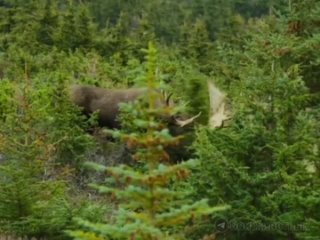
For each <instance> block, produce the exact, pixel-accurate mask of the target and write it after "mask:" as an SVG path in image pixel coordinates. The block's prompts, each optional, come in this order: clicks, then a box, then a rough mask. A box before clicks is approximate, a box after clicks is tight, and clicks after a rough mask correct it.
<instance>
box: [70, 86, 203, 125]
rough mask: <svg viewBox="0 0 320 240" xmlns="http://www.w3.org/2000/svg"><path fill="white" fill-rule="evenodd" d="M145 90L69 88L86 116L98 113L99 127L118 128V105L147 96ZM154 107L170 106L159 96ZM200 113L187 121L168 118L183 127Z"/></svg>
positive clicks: (72, 97) (165, 98)
mask: <svg viewBox="0 0 320 240" xmlns="http://www.w3.org/2000/svg"><path fill="white" fill-rule="evenodd" d="M147 91H148V89H147V88H129V89H105V88H99V87H93V86H85V85H72V86H71V88H70V99H71V101H72V102H73V103H74V104H75V105H77V106H79V107H80V108H82V111H83V113H84V114H86V115H90V114H92V113H94V112H96V111H98V123H99V126H100V127H107V128H120V124H119V122H118V115H119V104H120V103H129V102H134V101H135V100H138V99H139V98H141V97H143V96H144V95H146V94H147ZM156 96H157V98H156V101H155V107H161V106H165V105H169V104H170V105H171V104H172V102H171V101H170V96H169V97H164V96H163V95H161V94H157V95H156ZM199 115H200V113H199V114H198V115H196V116H194V117H191V118H188V119H184V120H181V119H178V117H175V116H173V117H172V118H170V121H171V120H172V121H173V123H174V124H175V125H177V126H179V127H184V126H186V125H188V124H190V123H192V122H193V121H194V120H195V119H196V118H197V117H199Z"/></svg>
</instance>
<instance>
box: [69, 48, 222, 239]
mask: <svg viewBox="0 0 320 240" xmlns="http://www.w3.org/2000/svg"><path fill="white" fill-rule="evenodd" d="M147 60H148V75H147V79H148V88H149V93H148V96H147V99H146V102H144V103H143V102H141V104H142V105H135V106H130V105H129V106H127V107H126V108H125V109H124V110H125V111H128V112H129V113H130V114H134V116H135V118H134V119H135V120H134V121H133V122H132V121H131V120H130V122H128V121H124V126H127V130H130V132H129V133H126V132H118V131H116V132H114V133H113V135H114V136H118V137H120V138H121V139H122V140H123V141H124V142H125V143H126V144H127V146H128V147H129V148H131V149H132V150H133V152H134V154H133V159H135V160H136V161H138V162H139V163H141V164H142V166H141V168H137V169H134V168H131V167H129V166H118V167H109V168H106V167H103V166H101V165H96V164H91V166H93V167H95V168H96V169H97V170H102V171H107V172H108V173H110V174H111V176H112V177H111V178H110V180H111V181H115V180H118V181H119V182H120V184H121V185H122V187H121V188H120V187H111V186H100V185H94V187H96V188H97V189H98V190H99V191H100V192H103V193H113V194H114V195H115V196H116V197H117V198H118V199H119V200H120V205H119V209H118V210H117V212H116V216H115V221H112V222H109V223H105V224H103V223H99V224H96V223H90V222H88V221H83V220H81V219H79V220H78V222H79V224H80V225H81V226H82V227H83V228H85V229H88V230H78V231H72V232H70V235H71V236H73V237H74V238H75V239H104V238H107V239H185V238H186V236H185V235H184V233H183V230H182V229H181V228H180V227H179V226H181V225H182V226H183V224H185V222H186V221H187V220H188V219H191V218H193V219H195V218H196V217H197V216H200V215H203V214H209V213H212V212H213V211H217V210H223V209H225V207H216V208H209V207H208V205H207V204H206V201H205V200H201V201H198V202H195V203H190V202H188V201H186V200H185V193H184V192H182V191H179V190H174V189H171V188H170V185H171V184H170V182H171V181H179V180H184V179H185V178H186V177H187V175H188V174H189V171H188V170H187V168H190V167H193V166H195V164H196V162H195V161H194V160H189V161H186V162H184V163H180V164H176V165H167V164H165V162H166V161H168V160H169V156H168V154H167V153H166V151H165V150H164V149H165V147H166V146H169V145H175V144H177V141H178V140H179V138H180V137H172V136H171V135H170V134H169V133H168V130H167V129H166V128H165V126H164V125H163V123H161V122H160V123H159V122H157V121H156V119H157V118H158V117H159V116H162V117H169V116H170V115H171V114H172V113H173V112H172V111H173V110H172V109H170V108H168V107H163V108H159V109H155V100H156V98H158V97H159V96H158V93H157V92H156V91H155V89H156V83H155V76H154V62H155V49H154V48H153V47H152V45H149V50H148V57H147ZM143 106H147V109H145V108H144V107H143ZM124 116H125V115H124ZM131 116H132V115H131ZM125 119H126V117H124V120H125Z"/></svg>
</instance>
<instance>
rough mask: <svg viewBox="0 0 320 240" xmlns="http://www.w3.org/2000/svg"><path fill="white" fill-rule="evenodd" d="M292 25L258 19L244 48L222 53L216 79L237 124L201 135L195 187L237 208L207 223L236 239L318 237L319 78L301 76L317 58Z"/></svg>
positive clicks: (234, 47)
mask: <svg viewBox="0 0 320 240" xmlns="http://www.w3.org/2000/svg"><path fill="white" fill-rule="evenodd" d="M301 11H303V9H302V8H301ZM287 26H288V25H287V23H285V24H283V22H281V20H280V19H277V18H275V17H269V18H267V19H266V20H258V21H256V22H255V23H252V25H250V27H251V29H250V31H248V32H247V33H246V34H247V35H245V34H244V37H246V40H244V39H243V42H242V43H240V44H241V46H239V45H237V44H238V43H237V42H231V43H229V44H228V43H227V44H223V43H220V45H219V48H218V49H217V54H218V55H219V57H221V59H223V60H224V63H222V64H221V63H220V64H219V65H217V66H218V71H217V73H219V74H220V75H219V74H217V73H216V76H217V77H218V78H219V79H226V81H225V84H228V86H227V87H228V88H229V93H230V95H231V98H232V107H233V119H232V123H231V124H230V126H229V127H227V128H224V129H218V130H208V129H205V128H203V129H200V130H199V132H198V137H197V142H196V143H195V145H194V148H195V149H196V154H197V155H198V158H199V159H200V161H201V162H202V164H201V166H200V168H199V169H198V174H197V175H196V176H195V178H194V187H195V189H196V190H197V194H198V195H199V196H203V195H206V196H208V197H209V198H210V201H211V204H217V203H225V202H227V203H229V204H230V205H231V206H232V210H230V211H228V212H224V213H223V214H221V215H220V216H219V217H218V218H214V219H212V220H211V222H210V223H209V224H213V223H214V222H215V221H217V220H220V221H221V219H224V220H225V221H226V222H227V226H228V225H229V228H228V227H227V229H226V231H225V233H228V234H229V238H230V239H244V238H245V239H257V238H259V239H261V238H263V237H269V238H270V237H272V238H276V239H287V238H297V239H308V238H310V239H314V236H315V235H316V234H319V231H318V232H317V231H315V230H314V229H315V226H316V225H317V224H318V223H319V221H320V219H319V217H318V216H320V215H319V201H318V199H319V198H318V197H316V196H319V191H318V190H317V189H318V188H319V187H318V186H319V184H320V179H319V151H318V149H319V134H318V132H319V124H318V121H319V119H318V114H319V112H318V111H319V107H318V103H315V102H314V101H313V100H312V99H313V97H312V95H310V92H313V91H315V89H314V88H312V87H310V85H309V82H310V81H311V80H316V77H311V75H310V73H313V71H307V72H305V71H303V69H309V70H310V67H311V66H312V65H313V64H314V62H313V61H310V62H309V63H308V64H307V63H306V62H304V60H303V59H304V58H306V59H310V58H312V57H313V56H312V54H311V55H309V54H307V52H308V49H309V47H310V45H309V44H304V45H303V46H302V45H301V42H304V41H305V42H309V40H310V39H311V38H313V37H312V36H309V35H308V36H305V39H304V38H301V37H296V36H294V35H292V34H290V35H288V33H287ZM313 30H314V31H317V29H316V28H314V29H313ZM300 54H302V55H303V56H304V57H302V55H300ZM217 59H219V58H217ZM218 61H220V62H221V60H218ZM302 62H303V63H302ZM236 63H238V64H236ZM230 77H233V78H234V80H233V81H230V82H229V81H228V80H229V79H228V78H230ZM308 86H309V87H310V88H308ZM306 209H308V210H307V211H306ZM203 227H208V226H206V225H204V226H203Z"/></svg>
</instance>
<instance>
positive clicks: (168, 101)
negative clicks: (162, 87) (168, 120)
mask: <svg viewBox="0 0 320 240" xmlns="http://www.w3.org/2000/svg"><path fill="white" fill-rule="evenodd" d="M172 95H173V93H170V94H169V95H168V96H167V97H166V98H165V99H166V104H167V106H170V98H171V97H172Z"/></svg>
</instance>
